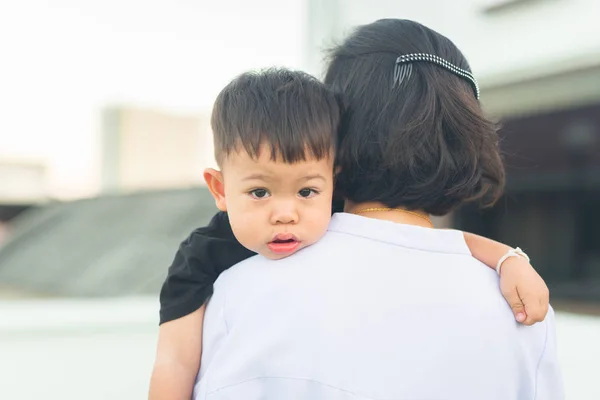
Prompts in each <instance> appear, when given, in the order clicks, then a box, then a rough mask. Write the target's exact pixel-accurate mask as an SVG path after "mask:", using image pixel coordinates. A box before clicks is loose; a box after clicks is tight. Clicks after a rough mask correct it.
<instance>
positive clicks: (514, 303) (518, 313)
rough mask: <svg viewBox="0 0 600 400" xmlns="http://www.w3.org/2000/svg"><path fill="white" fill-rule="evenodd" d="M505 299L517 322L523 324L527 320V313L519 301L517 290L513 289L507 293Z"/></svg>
mask: <svg viewBox="0 0 600 400" xmlns="http://www.w3.org/2000/svg"><path fill="white" fill-rule="evenodd" d="M505 297H506V300H507V301H508V304H509V305H510V308H511V309H512V311H513V314H514V316H515V319H516V320H517V322H521V323H524V322H525V321H526V319H527V313H526V312H525V305H524V304H523V302H522V301H521V297H520V296H519V292H518V291H517V289H516V288H515V289H513V290H511V292H510V293H507V294H506V296H505Z"/></svg>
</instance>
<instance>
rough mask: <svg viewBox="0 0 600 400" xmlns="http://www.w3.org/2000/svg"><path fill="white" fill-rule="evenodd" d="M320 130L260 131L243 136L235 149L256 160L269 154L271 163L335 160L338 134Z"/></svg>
mask: <svg viewBox="0 0 600 400" xmlns="http://www.w3.org/2000/svg"><path fill="white" fill-rule="evenodd" d="M320 130H321V132H318V131H316V130H311V131H310V132H308V133H305V132H294V131H291V130H290V131H283V132H282V131H279V132H276V133H271V131H267V132H266V133H258V132H257V133H256V134H254V135H252V137H251V138H249V137H248V136H249V135H247V134H246V135H244V136H243V137H242V136H241V135H240V136H238V140H237V143H236V145H235V146H234V149H235V151H245V152H246V153H248V154H249V155H250V157H252V158H253V159H258V158H259V157H261V156H262V155H263V152H265V151H266V152H268V153H269V158H270V159H271V161H281V162H284V163H286V164H294V163H297V162H302V161H308V160H322V159H325V158H328V157H333V156H334V152H335V144H334V134H333V133H332V132H330V131H329V130H324V129H323V128H321V129H320ZM323 130H324V131H323ZM249 139H250V140H249Z"/></svg>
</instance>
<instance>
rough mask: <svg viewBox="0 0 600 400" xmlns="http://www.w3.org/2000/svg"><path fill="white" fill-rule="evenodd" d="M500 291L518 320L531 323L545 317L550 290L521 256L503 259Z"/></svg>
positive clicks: (548, 304) (527, 323)
mask: <svg viewBox="0 0 600 400" xmlns="http://www.w3.org/2000/svg"><path fill="white" fill-rule="evenodd" d="M500 291H501V292H502V295H503V296H504V298H505V299H506V301H507V302H508V304H509V305H510V307H511V308H512V310H513V313H514V315H515V319H516V320H517V321H518V322H521V323H523V324H524V325H533V324H535V323H536V322H541V321H543V320H544V318H546V314H547V313H548V307H549V306H550V292H549V291H548V287H547V286H546V283H545V282H544V280H543V279H542V277H541V276H540V275H539V274H538V273H537V272H536V270H535V269H533V267H532V266H531V264H529V263H528V262H527V261H526V260H525V259H524V258H523V257H509V258H508V259H506V261H504V263H503V264H502V269H501V270H500Z"/></svg>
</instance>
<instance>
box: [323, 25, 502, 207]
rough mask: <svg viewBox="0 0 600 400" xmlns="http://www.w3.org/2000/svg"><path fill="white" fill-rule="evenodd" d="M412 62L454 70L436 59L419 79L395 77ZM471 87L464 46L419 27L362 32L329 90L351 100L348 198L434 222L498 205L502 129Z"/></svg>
mask: <svg viewBox="0 0 600 400" xmlns="http://www.w3.org/2000/svg"><path fill="white" fill-rule="evenodd" d="M408 54H417V56H416V57H417V58H418V57H423V54H427V55H432V56H437V57H439V58H441V59H443V60H445V61H440V59H439V58H437V57H433V59H434V61H438V63H437V64H436V63H435V62H413V63H410V64H411V66H410V68H411V69H410V74H407V73H406V71H403V72H401V73H400V74H399V73H398V72H397V71H396V73H395V66H396V65H397V60H399V59H398V57H400V56H402V55H408ZM445 62H448V63H451V64H453V66H450V67H447V66H446V68H443V66H444V63H445ZM453 68H454V69H453ZM452 71H454V72H452ZM457 71H458V72H457ZM461 71H462V72H461ZM461 74H462V75H461ZM395 75H396V76H395ZM398 75H402V76H401V77H400V79H399V80H398ZM465 77H467V79H466V78H465ZM469 77H470V68H469V65H468V63H467V61H466V59H465V57H464V56H463V54H462V53H461V52H460V51H459V50H458V49H457V48H456V46H455V45H454V44H453V43H452V42H451V41H450V40H449V39H447V38H446V37H444V36H442V35H440V34H439V33H437V32H435V31H433V30H431V29H429V28H427V27H425V26H423V25H421V24H419V23H416V22H413V21H407V20H397V19H385V20H379V21H376V22H374V23H372V24H369V25H364V26H361V27H359V28H358V29H356V30H355V31H354V33H353V34H351V35H350V36H349V37H348V38H347V39H346V40H345V41H344V42H343V43H342V44H341V45H340V46H338V47H336V48H334V49H333V50H331V52H330V64H329V68H328V70H327V73H326V77H325V83H327V84H331V85H332V87H333V88H334V89H335V90H339V91H341V92H342V93H343V94H344V100H345V105H346V107H347V113H346V115H345V116H344V120H343V122H342V127H341V129H340V138H339V142H338V147H339V149H338V155H337V156H338V159H337V163H338V166H339V167H340V173H339V174H338V175H337V177H336V188H337V190H338V191H339V192H340V194H341V195H343V196H344V197H345V198H347V199H348V200H351V201H353V202H356V203H359V202H366V201H370V202H374V201H376V202H381V203H384V204H385V205H386V206H388V207H404V208H407V209H423V210H424V211H426V212H428V213H430V214H433V215H443V214H446V213H448V212H449V211H451V210H453V209H455V208H456V207H457V206H459V205H460V204H462V203H464V202H466V201H471V200H481V202H482V204H483V205H491V204H493V203H494V202H495V201H496V200H497V198H498V197H499V196H500V195H501V194H502V191H503V187H504V183H505V176H504V166H503V164H502V160H501V157H500V153H499V148H498V136H497V127H496V125H495V124H494V123H492V122H491V121H489V120H488V119H486V118H485V116H484V115H483V111H482V109H481V107H480V104H479V102H478V100H477V98H476V95H478V88H477V85H476V83H475V81H474V79H472V80H470V78H469Z"/></svg>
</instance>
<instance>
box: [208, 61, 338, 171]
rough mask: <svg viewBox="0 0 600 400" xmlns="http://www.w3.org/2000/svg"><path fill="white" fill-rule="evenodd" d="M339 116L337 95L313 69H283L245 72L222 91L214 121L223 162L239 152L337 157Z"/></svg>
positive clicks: (284, 157) (292, 158)
mask: <svg viewBox="0 0 600 400" xmlns="http://www.w3.org/2000/svg"><path fill="white" fill-rule="evenodd" d="M340 118H341V106H340V102H339V99H338V96H337V95H336V94H335V93H334V92H333V91H332V90H331V89H329V87H328V86H327V85H325V84H324V83H322V82H320V81H319V80H318V79H316V78H314V77H312V76H311V75H309V74H306V73H304V72H299V71H291V70H288V69H282V68H271V69H266V70H261V71H257V72H246V73H244V74H242V75H240V76H238V77H237V78H235V79H234V80H233V81H231V83H229V84H228V85H227V86H226V87H225V88H224V89H223V90H222V91H221V93H219V95H218V97H217V100H216V101H215V104H214V108H213V112H212V118H211V125H212V131H213V135H214V144H215V158H216V160H217V162H218V163H219V164H221V162H222V161H223V159H224V158H225V157H227V155H229V154H230V153H231V152H235V151H242V150H244V151H246V152H247V153H248V154H249V155H250V156H252V157H254V158H256V157H258V156H260V154H259V153H260V150H261V146H263V145H267V146H269V147H270V150H271V159H272V160H282V161H283V162H286V163H295V162H298V161H303V160H306V159H307V158H316V159H323V158H326V157H330V156H331V157H334V155H335V145H336V142H337V130H338V126H339V122H340Z"/></svg>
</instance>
